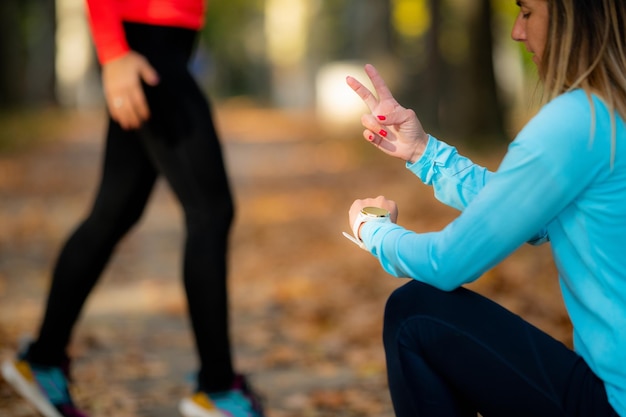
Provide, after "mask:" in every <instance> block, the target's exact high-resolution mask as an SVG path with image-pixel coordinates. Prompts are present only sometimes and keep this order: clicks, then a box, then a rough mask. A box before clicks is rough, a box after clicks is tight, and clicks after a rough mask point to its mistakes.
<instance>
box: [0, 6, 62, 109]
mask: <svg viewBox="0 0 626 417" xmlns="http://www.w3.org/2000/svg"><path fill="white" fill-rule="evenodd" d="M54 59H55V0H2V1H1V2H0V107H4V108H7V107H16V106H30V105H40V104H49V103H54V102H55V101H56V100H55V62H54Z"/></svg>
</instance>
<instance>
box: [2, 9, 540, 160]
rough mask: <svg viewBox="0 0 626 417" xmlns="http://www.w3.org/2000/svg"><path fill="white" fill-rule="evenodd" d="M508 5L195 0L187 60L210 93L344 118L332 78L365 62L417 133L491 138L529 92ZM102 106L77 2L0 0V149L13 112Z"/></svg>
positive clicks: (348, 114)
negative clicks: (201, 26)
mask: <svg viewBox="0 0 626 417" xmlns="http://www.w3.org/2000/svg"><path fill="white" fill-rule="evenodd" d="M516 13H517V7H516V5H515V2H514V1H513V0H510V1H509V0H471V1H468V0H228V1H220V0H209V13H208V15H207V19H206V27H205V30H204V31H203V33H202V37H201V39H200V42H199V48H198V53H197V57H196V59H195V61H194V62H193V64H192V65H193V70H194V71H195V73H196V74H197V76H198V80H199V82H200V83H201V84H202V86H203V87H204V88H206V89H207V91H209V92H210V94H211V96H212V98H213V100H214V101H216V102H218V103H219V102H224V101H227V100H233V99H244V101H245V102H246V103H253V104H254V105H257V106H264V107H275V108H282V109H285V110H290V109H295V110H301V109H311V110H313V111H314V114H316V115H317V116H319V117H320V118H321V119H322V121H324V120H325V121H327V122H328V123H351V124H355V121H357V123H358V114H360V113H362V112H363V111H364V108H363V106H362V104H361V103H359V102H358V100H357V101H355V100H354V99H355V98H354V97H353V93H352V92H351V91H349V90H348V89H347V87H346V86H345V83H344V79H345V76H346V75H348V74H351V75H356V76H358V77H360V78H361V79H363V77H364V75H363V73H362V65H363V64H364V63H366V62H370V63H373V64H374V65H376V66H377V67H378V68H379V70H380V71H381V72H382V73H383V76H384V77H385V78H386V79H387V81H388V82H389V84H390V87H391V88H392V91H393V92H394V94H395V95H396V97H397V98H398V99H399V101H400V102H401V103H402V104H404V105H405V106H407V107H412V108H414V109H415V110H416V111H417V112H418V115H419V116H420V118H421V120H422V122H423V124H424V125H425V126H427V130H428V131H429V132H432V133H433V134H435V135H444V136H446V137H448V136H449V135H452V136H453V137H454V138H455V139H456V140H459V141H466V142H469V143H470V144H472V145H476V146H483V145H485V144H493V143H500V144H502V143H505V142H506V141H508V140H510V139H511V137H512V136H513V134H514V132H515V131H516V130H517V127H518V126H519V124H520V123H521V119H522V118H523V117H525V115H526V114H528V107H529V103H530V100H529V98H530V97H532V96H531V95H529V94H527V92H528V91H530V92H532V91H533V90H534V86H533V83H534V81H532V80H533V79H534V74H533V69H532V66H531V65H529V59H528V57H527V56H526V55H525V53H524V50H523V49H524V48H523V47H521V46H520V45H519V44H516V43H515V42H513V41H511V39H510V29H511V26H512V24H513V20H514V18H515V15H516ZM102 104H103V101H102V97H101V90H100V85H99V74H98V65H97V62H96V60H95V54H94V51H93V46H92V44H91V41H90V37H89V33H88V28H87V23H86V19H85V10H84V5H83V0H2V2H0V122H1V123H0V125H1V126H5V128H0V131H2V134H1V136H0V147H2V146H4V147H5V148H6V147H7V146H8V145H7V143H8V142H10V139H11V137H12V134H11V129H14V128H16V127H14V123H15V122H12V120H14V119H15V118H16V117H17V116H16V115H17V114H20V115H23V114H27V115H31V116H32V112H33V111H35V112H40V111H41V110H42V109H48V110H49V109H51V108H52V109H82V108H89V107H95V106H102ZM355 115H356V116H355ZM29 117H30V116H29ZM354 117H357V118H356V119H355V118H354ZM21 124H22V123H18V126H19V125H21ZM17 128H19V127H17ZM7 132H8V133H7ZM38 133H39V132H37V131H36V130H35V132H34V135H36V134H38Z"/></svg>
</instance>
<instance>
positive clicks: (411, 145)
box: [346, 64, 428, 163]
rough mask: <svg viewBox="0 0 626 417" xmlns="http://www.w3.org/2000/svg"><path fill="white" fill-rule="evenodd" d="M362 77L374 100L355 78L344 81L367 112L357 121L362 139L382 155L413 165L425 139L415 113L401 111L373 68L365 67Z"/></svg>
mask: <svg viewBox="0 0 626 417" xmlns="http://www.w3.org/2000/svg"><path fill="white" fill-rule="evenodd" d="M365 73H366V74H367V76H368V77H369V79H370V80H371V81H372V85H373V86H374V89H375V90H376V94H377V95H378V97H376V96H375V95H374V94H373V93H372V92H371V91H370V90H368V89H367V87H365V86H364V85H363V84H361V83H360V82H359V81H357V80H356V79H355V78H353V77H350V76H348V77H347V78H346V82H347V83H348V85H349V86H350V88H352V89H353V90H354V91H355V92H356V93H357V94H358V95H359V97H361V99H362V100H363V102H365V104H366V105H367V107H368V108H369V109H370V111H371V114H366V115H363V117H361V124H362V125H363V127H365V130H364V131H363V137H365V139H367V140H368V141H369V142H371V143H372V144H374V145H375V146H376V147H378V148H379V149H381V150H382V151H383V152H385V153H386V154H389V155H391V156H395V157H396V158H399V159H402V160H404V161H408V162H410V163H413V162H415V161H417V160H418V159H419V158H420V156H421V155H422V153H423V152H424V149H425V148H426V143H427V142H428V135H427V134H426V132H425V131H424V128H423V127H422V124H421V123H420V121H419V119H418V118H417V116H416V115H415V112H414V111H413V110H411V109H405V108H404V107H402V106H401V105H400V104H399V103H398V102H397V101H396V99H395V98H393V96H392V95H391V91H389V88H388V87H387V84H385V81H384V80H383V79H382V77H381V76H380V74H379V73H378V71H376V68H374V66H373V65H370V64H367V65H366V66H365Z"/></svg>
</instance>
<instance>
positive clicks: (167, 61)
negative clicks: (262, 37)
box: [29, 24, 234, 391]
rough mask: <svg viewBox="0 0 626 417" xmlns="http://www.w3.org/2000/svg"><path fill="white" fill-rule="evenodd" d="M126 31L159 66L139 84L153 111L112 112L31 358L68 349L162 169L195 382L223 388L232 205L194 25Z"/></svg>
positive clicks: (227, 380) (227, 372)
mask: <svg viewBox="0 0 626 417" xmlns="http://www.w3.org/2000/svg"><path fill="white" fill-rule="evenodd" d="M125 29H126V35H127V39H128V42H129V44H130V46H131V48H132V49H133V50H135V51H137V52H139V53H141V54H142V55H144V56H145V57H147V59H148V60H149V61H150V63H151V64H152V65H153V66H154V67H155V69H156V70H157V72H158V73H159V78H160V83H159V84H158V86H156V87H147V86H146V87H145V88H144V90H145V94H146V97H147V100H148V104H149V107H150V111H151V118H150V120H149V121H148V122H147V123H146V124H145V125H144V126H143V127H141V128H140V129H139V130H131V131H126V130H123V129H122V128H121V127H120V126H119V125H118V124H117V123H116V122H114V121H113V120H109V128H108V134H107V139H106V154H105V157H104V167H103V172H102V178H101V183H100V186H99V190H98V193H97V197H96V199H95V203H94V205H93V208H92V209H91V212H90V213H89V215H88V217H87V218H86V219H85V220H84V221H83V222H82V223H81V224H80V225H79V226H78V228H77V229H76V231H75V232H74V233H73V234H72V235H71V237H70V238H69V240H68V241H67V243H66V244H65V247H64V248H63V250H62V252H61V254H60V256H59V258H58V261H57V264H56V268H55V269H54V275H53V280H52V287H51V289H50V293H49V297H48V302H47V308H46V312H45V316H44V320H43V323H42V327H41V329H40V334H39V338H38V340H37V341H36V342H35V343H34V344H33V346H32V347H31V349H30V353H29V358H30V360H32V361H33V362H39V363H43V364H50V365H53V364H58V363H59V362H60V361H62V360H63V359H64V358H65V357H66V356H65V355H66V354H65V351H66V347H67V345H68V343H69V340H70V336H71V333H72V329H73V327H74V324H75V322H76V320H77V319H78V316H79V314H80V311H81V309H82V307H83V304H84V302H85V300H86V298H87V297H88V295H89V293H90V292H91V290H92V289H93V287H94V286H95V284H96V282H97V280H98V278H99V277H100V275H101V273H102V271H103V269H104V267H105V266H106V264H107V262H108V261H109V258H110V257H111V254H112V253H113V250H114V248H115V246H116V244H117V243H118V242H119V241H120V239H121V238H122V237H123V236H124V235H125V234H126V233H127V232H128V231H129V229H130V228H131V227H132V226H133V225H134V224H135V223H136V222H137V221H138V220H139V218H140V217H141V215H142V213H143V211H144V208H145V206H146V202H147V201H148V197H149V196H150V194H151V191H152V189H153V186H154V184H155V181H156V179H157V177H158V176H159V175H163V177H164V178H165V179H166V180H167V182H168V183H169V185H170V187H171V189H172V190H173V192H174V193H175V195H176V197H177V198H178V200H179V201H180V203H181V205H182V208H183V211H184V218H185V227H186V239H185V249H184V250H185V252H184V266H183V276H184V285H185V291H186V294H187V301H188V306H189V313H190V318H191V324H192V327H193V332H194V335H195V340H196V346H197V350H198V353H199V357H200V372H199V377H198V378H199V388H201V389H203V390H205V391H220V390H224V389H226V388H228V387H229V386H230V384H231V382H232V380H233V368H232V360H231V347H230V341H229V332H228V300H227V287H226V274H227V271H226V266H227V265H226V258H227V241H228V235H229V229H230V226H231V222H232V218H233V210H234V209H233V201H232V196H231V192H230V189H229V184H228V179H227V174H226V172H225V167H224V161H223V158H222V152H221V148H220V144H219V140H218V136H217V133H216V131H215V128H214V126H213V121H212V118H211V111H210V108H209V104H208V102H207V100H206V97H205V96H204V95H203V93H202V91H201V90H200V89H199V87H198V86H197V84H196V82H195V81H194V79H193V78H192V76H191V74H190V73H189V71H188V68H187V67H188V62H189V59H190V56H191V54H192V51H193V49H194V46H195V39H196V32H195V31H192V30H187V29H180V28H171V27H157V26H151V25H143V24H126V25H125Z"/></svg>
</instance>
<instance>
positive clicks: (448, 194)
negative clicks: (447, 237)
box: [407, 136, 493, 210]
mask: <svg viewBox="0 0 626 417" xmlns="http://www.w3.org/2000/svg"><path fill="white" fill-rule="evenodd" d="M407 168H408V169H409V170H410V171H411V172H412V173H413V174H415V175H416V176H417V177H418V178H419V179H420V180H422V182H423V183H424V184H426V185H431V186H432V187H433V190H434V193H435V197H436V198H437V200H439V201H441V202H442V203H444V204H446V205H448V206H450V207H453V208H456V209H458V210H463V209H465V207H467V205H468V204H469V202H470V201H472V200H473V199H474V197H475V196H476V195H477V194H478V192H479V191H480V190H481V189H482V188H483V187H484V186H485V183H486V182H487V181H488V179H489V177H490V176H491V175H492V174H493V173H492V172H490V171H489V170H487V169H486V168H484V167H481V166H479V165H476V164H475V163H473V162H472V161H471V160H470V159H468V158H466V157H464V156H461V155H459V153H458V152H457V150H456V148H455V147H453V146H450V145H448V144H446V143H444V142H441V141H438V140H437V139H435V138H434V137H432V136H429V138H428V143H427V144H426V149H425V150H424V153H423V154H422V157H421V158H420V159H418V160H417V161H415V162H414V163H413V164H410V163H407Z"/></svg>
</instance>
